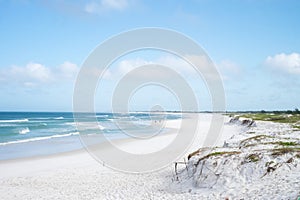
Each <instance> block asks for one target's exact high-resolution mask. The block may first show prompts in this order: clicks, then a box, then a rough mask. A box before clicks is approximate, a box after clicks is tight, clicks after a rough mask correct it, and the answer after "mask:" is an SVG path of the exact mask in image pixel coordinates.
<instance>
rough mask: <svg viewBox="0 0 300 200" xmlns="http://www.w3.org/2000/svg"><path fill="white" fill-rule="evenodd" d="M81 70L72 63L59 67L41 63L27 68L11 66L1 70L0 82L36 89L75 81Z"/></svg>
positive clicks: (31, 64)
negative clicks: (56, 83)
mask: <svg viewBox="0 0 300 200" xmlns="http://www.w3.org/2000/svg"><path fill="white" fill-rule="evenodd" d="M78 70H79V68H78V67H77V65H76V64H73V63H71V62H68V61H66V62H64V63H63V64H61V65H60V66H58V67H52V68H51V67H46V66H45V65H42V64H40V63H35V62H30V63H28V64H27V65H25V66H15V65H13V66H11V67H7V68H2V69H1V70H0V77H1V79H0V81H1V82H4V83H6V84H15V83H18V84H21V85H23V86H25V87H34V86H37V85H40V84H48V83H55V82H62V81H70V80H75V78H76V75H77V73H78Z"/></svg>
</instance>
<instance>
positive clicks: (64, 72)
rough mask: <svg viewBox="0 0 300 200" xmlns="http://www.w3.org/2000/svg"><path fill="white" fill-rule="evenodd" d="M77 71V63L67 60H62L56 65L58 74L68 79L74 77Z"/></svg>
mask: <svg viewBox="0 0 300 200" xmlns="http://www.w3.org/2000/svg"><path fill="white" fill-rule="evenodd" d="M78 71H79V68H78V67H77V65H76V64H74V63H71V62H69V61H66V62H64V63H63V64H61V65H60V66H59V67H58V75H61V76H63V77H65V78H69V79H73V78H75V77H76V75H77V73H78Z"/></svg>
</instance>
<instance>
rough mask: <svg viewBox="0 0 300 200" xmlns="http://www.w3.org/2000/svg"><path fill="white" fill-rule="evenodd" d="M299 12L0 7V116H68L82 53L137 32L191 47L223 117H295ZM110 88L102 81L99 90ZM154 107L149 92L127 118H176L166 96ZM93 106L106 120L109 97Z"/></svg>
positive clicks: (213, 3)
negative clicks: (156, 113)
mask: <svg viewBox="0 0 300 200" xmlns="http://www.w3.org/2000/svg"><path fill="white" fill-rule="evenodd" d="M299 10H300V2H299V1H297V0H294V1H293V0H226V1H217V0H190V1H170V0H167V1H150V0H148V1H143V0H141V1H138V0H86V1H84V0H79V1H70V0H68V1H67V0H66V1H63V0H53V1H30V0H20V1H4V0H0V30H1V31H0V34H1V35H0V36H1V37H0V44H1V46H0V58H1V59H0V95H1V98H0V110H2V111H71V110H72V94H73V88H74V81H75V79H76V75H77V73H78V70H79V69H80V66H81V64H82V63H83V62H84V60H85V59H86V57H87V56H88V55H89V53H90V52H91V51H92V50H93V49H94V48H95V47H96V46H97V45H99V44H100V43H101V42H103V41H104V40H105V39H107V38H109V37H111V36H112V35H116V34H118V33H120V32H123V31H127V30H130V29H135V28H141V27H160V28H168V29H173V30H176V31H179V32H181V33H183V34H185V35H187V36H189V37H191V38H192V39H194V40H195V41H196V42H197V43H199V44H200V45H201V46H202V47H203V48H204V49H205V51H206V53H207V54H208V55H209V56H210V58H211V59H212V60H213V61H214V62H215V64H216V65H217V67H218V69H219V71H220V73H221V76H222V78H223V80H224V88H225V93H226V107H227V109H228V110H261V109H265V110H280V109H294V108H296V107H300V105H299V104H300V102H299V99H300V92H299V88H300V79H299V76H300V38H299V35H300V23H299V19H300V13H299ZM151 55H152V54H151ZM155 55H156V54H155ZM166 58H168V56H166V55H164V54H157V55H156V56H154V57H151V56H147V52H146V53H145V52H144V53H141V54H136V55H131V56H128V57H124V60H120V62H121V63H123V64H124V63H127V64H128V65H126V66H127V67H129V68H130V65H133V63H144V62H149V61H151V59H154V60H156V61H157V60H159V61H162V60H163V61H165V60H166ZM122 61H123V62H122ZM175 61H176V59H173V60H172V63H173V62H175ZM179 62H180V61H179ZM118 66H119V64H118V63H117V64H116V66H115V68H118ZM126 66H125V68H126ZM116 71H117V69H116V70H115V73H116ZM112 72H114V70H112ZM111 81H112V80H111V79H107V80H104V84H107V86H105V90H107V91H109V90H110V88H111V87H112V86H113V84H111V83H110V82H111ZM191 84H193V83H191ZM194 84H195V85H194V88H196V89H195V91H196V92H197V85H196V83H194ZM143 94H148V96H152V97H157V98H153V99H150V100H149V98H147V97H145V96H147V95H143ZM200 96H201V95H200ZM204 96H205V95H204ZM158 97H160V96H159V94H158V92H157V91H154V89H153V88H151V87H150V88H148V90H145V91H144V92H143V91H141V93H140V94H137V96H136V97H134V99H135V102H134V104H135V105H136V107H134V108H133V109H138V110H143V109H145V110H147V109H149V106H150V107H151V105H150V104H155V103H161V104H163V105H166V109H176V108H177V107H176V101H175V100H172V101H171V102H172V103H170V102H169V100H170V97H169V94H168V95H166V96H165V99H164V98H158ZM98 98H99V101H101V103H99V104H101V105H99V111H109V110H110V109H109V102H110V100H109V95H107V96H105V94H103V95H102V96H101V95H100V96H99V97H98ZM204 99H205V101H206V98H204ZM156 101H157V102H156ZM97 102H98V101H97ZM139 102H140V103H139ZM202 105H203V106H202V107H201V109H203V110H205V109H206V108H207V109H209V105H207V107H206V103H204V104H202Z"/></svg>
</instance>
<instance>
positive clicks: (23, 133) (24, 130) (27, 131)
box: [19, 127, 30, 135]
mask: <svg viewBox="0 0 300 200" xmlns="http://www.w3.org/2000/svg"><path fill="white" fill-rule="evenodd" d="M29 132H30V130H29V128H28V127H26V128H24V129H22V130H20V131H19V134H21V135H25V134H26V133H29Z"/></svg>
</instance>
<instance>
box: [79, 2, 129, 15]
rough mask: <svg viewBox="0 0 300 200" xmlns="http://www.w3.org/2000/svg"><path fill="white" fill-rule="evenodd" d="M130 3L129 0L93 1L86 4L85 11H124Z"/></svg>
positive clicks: (92, 12)
mask: <svg viewBox="0 0 300 200" xmlns="http://www.w3.org/2000/svg"><path fill="white" fill-rule="evenodd" d="M128 4H129V3H128V1H127V0H101V1H92V2H90V3H87V4H86V5H85V8H84V11H85V12H87V13H91V14H95V13H102V12H105V11H108V10H118V11H122V10H125V9H126V8H127V7H128Z"/></svg>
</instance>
